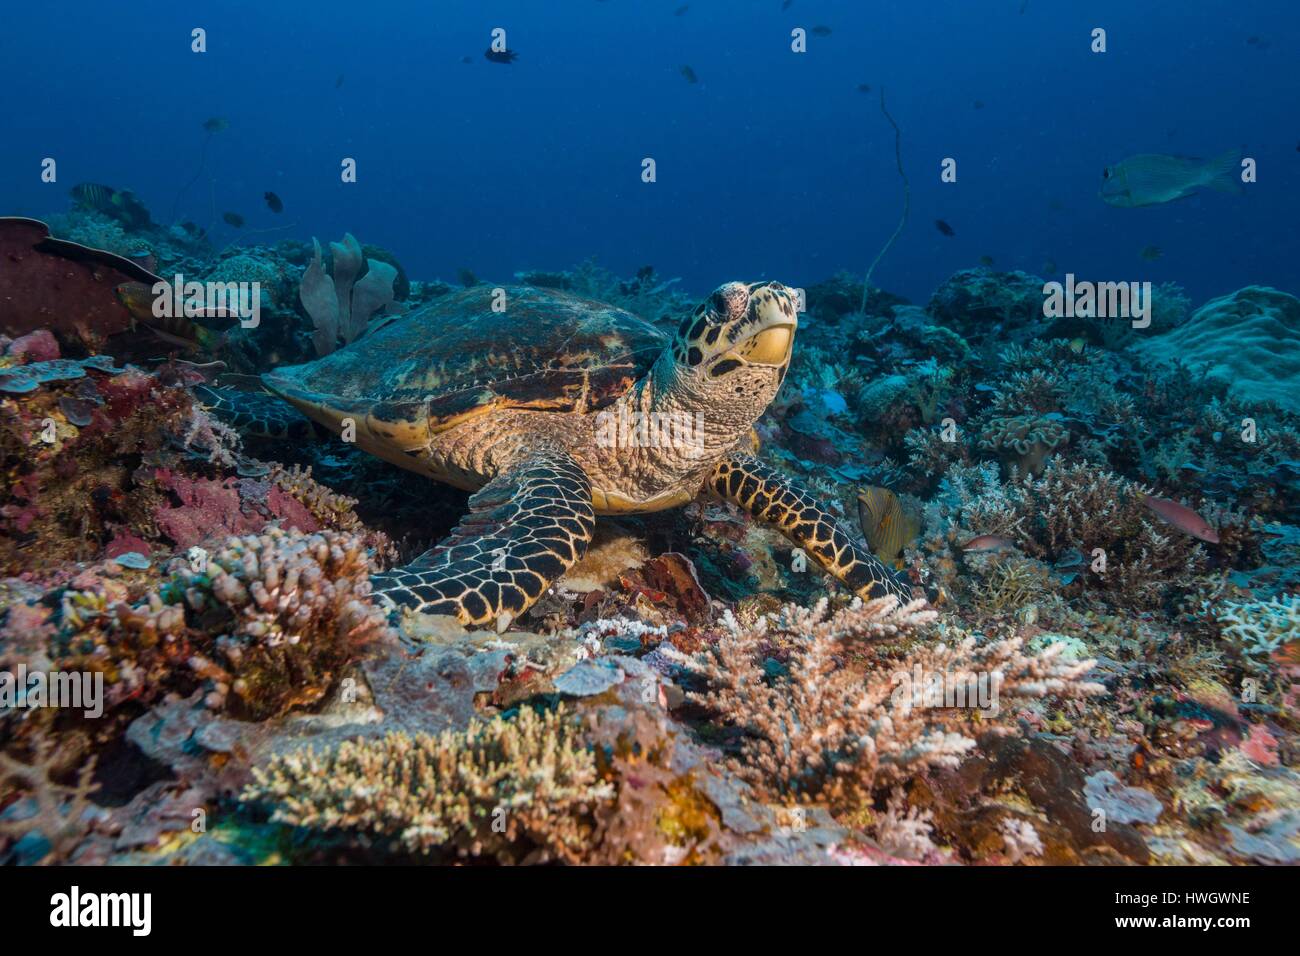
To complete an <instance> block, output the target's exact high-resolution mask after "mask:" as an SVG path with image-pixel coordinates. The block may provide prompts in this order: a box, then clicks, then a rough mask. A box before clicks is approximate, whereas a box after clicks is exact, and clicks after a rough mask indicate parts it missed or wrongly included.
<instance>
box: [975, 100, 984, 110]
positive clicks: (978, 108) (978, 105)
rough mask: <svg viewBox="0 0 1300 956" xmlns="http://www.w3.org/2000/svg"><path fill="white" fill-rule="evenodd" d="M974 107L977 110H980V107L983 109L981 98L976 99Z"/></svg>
mask: <svg viewBox="0 0 1300 956" xmlns="http://www.w3.org/2000/svg"><path fill="white" fill-rule="evenodd" d="M975 108H976V109H977V110H982V109H984V101H983V100H976V101H975Z"/></svg>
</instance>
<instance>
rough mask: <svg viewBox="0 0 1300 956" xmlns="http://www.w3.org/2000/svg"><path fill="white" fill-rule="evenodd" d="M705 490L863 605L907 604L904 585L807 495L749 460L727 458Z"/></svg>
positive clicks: (907, 591) (909, 594) (907, 588)
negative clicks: (878, 601) (770, 529)
mask: <svg viewBox="0 0 1300 956" xmlns="http://www.w3.org/2000/svg"><path fill="white" fill-rule="evenodd" d="M709 488H710V490H712V491H713V492H714V493H715V494H717V495H718V496H719V497H721V498H725V499H726V500H727V501H731V502H734V503H735V504H738V505H740V506H741V507H742V508H744V509H745V510H746V511H748V512H749V513H750V514H751V515H753V516H754V517H755V518H758V519H760V520H762V521H766V522H767V523H768V524H771V525H773V526H774V527H776V529H777V530H779V531H780V532H781V533H782V534H783V535H785V536H786V537H787V538H789V539H790V540H791V541H793V542H794V543H795V544H796V545H797V546H798V547H800V548H802V549H803V551H804V552H805V553H806V554H807V555H808V556H809V557H810V558H812V559H813V560H814V561H816V562H817V563H818V564H820V565H821V566H822V567H823V568H824V569H825V570H826V571H827V572H828V573H830V574H832V575H834V576H835V577H836V578H838V579H839V580H840V581H843V582H844V583H845V584H846V585H848V587H850V588H851V589H852V590H853V592H854V593H855V594H857V595H858V596H859V597H860V598H862V599H863V600H870V599H872V598H878V597H884V596H885V595H887V594H892V595H894V596H895V597H897V598H898V599H899V600H900V601H903V602H907V601H910V600H912V589H911V587H910V586H909V585H907V584H905V583H904V582H903V581H901V580H899V578H898V577H897V576H896V575H895V574H894V573H893V572H892V571H890V570H889V569H888V568H887V567H885V565H884V564H882V563H881V561H880V559H879V558H877V557H876V556H875V555H874V554H872V553H871V552H870V551H868V550H867V548H866V546H865V545H864V544H862V542H860V541H859V540H858V539H857V536H856V535H854V534H852V533H851V532H849V531H847V530H846V529H845V528H844V526H843V525H842V524H841V523H840V522H839V520H838V519H836V517H835V516H834V515H832V514H831V513H830V512H828V511H827V510H826V509H825V508H823V507H822V506H821V505H820V504H819V503H818V502H817V499H815V498H814V497H813V496H812V495H811V494H810V493H809V492H807V491H806V490H804V489H803V488H801V487H799V486H798V485H797V484H795V483H794V482H793V481H791V480H790V479H789V478H787V477H786V476H785V475H783V474H781V473H780V472H779V471H777V470H776V469H774V468H771V467H769V466H768V465H765V464H763V463H762V462H761V461H759V460H758V459H757V458H754V457H752V456H750V455H742V454H738V453H736V454H732V455H730V456H728V457H726V458H724V459H723V460H722V461H720V462H718V466H717V467H716V468H715V469H714V470H713V475H712V476H711V477H710V478H709Z"/></svg>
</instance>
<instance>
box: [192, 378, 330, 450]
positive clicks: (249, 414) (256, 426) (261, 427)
mask: <svg viewBox="0 0 1300 956" xmlns="http://www.w3.org/2000/svg"><path fill="white" fill-rule="evenodd" d="M194 397H195V398H196V399H197V400H198V402H199V404H200V405H202V406H203V407H204V408H206V409H207V410H208V411H210V412H211V413H212V414H213V415H215V416H216V418H217V420H218V421H222V422H225V423H226V424H227V425H229V426H230V427H231V428H233V429H235V431H237V432H239V433H240V434H241V435H246V436H252V437H254V438H276V439H281V440H283V441H308V440H310V439H311V438H312V436H313V435H314V434H315V430H314V428H313V427H312V423H311V421H310V420H309V419H308V418H307V417H306V416H304V415H303V414H302V413H301V412H298V411H296V410H295V409H294V408H292V407H291V406H290V405H289V404H288V403H286V402H285V401H284V400H283V399H281V398H279V397H278V396H276V395H272V394H270V393H269V392H241V391H238V390H237V389H233V388H215V387H213V386H211V385H196V386H194Z"/></svg>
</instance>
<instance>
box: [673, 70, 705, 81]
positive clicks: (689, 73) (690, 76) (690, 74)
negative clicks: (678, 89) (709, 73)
mask: <svg viewBox="0 0 1300 956" xmlns="http://www.w3.org/2000/svg"><path fill="white" fill-rule="evenodd" d="M678 72H679V73H681V75H682V76H684V77H685V78H686V82H687V83H698V82H700V78H699V77H698V76H696V75H695V71H694V70H692V69H691V68H690V67H689V66H683V67H682V68H681V69H680V70H679V71H678Z"/></svg>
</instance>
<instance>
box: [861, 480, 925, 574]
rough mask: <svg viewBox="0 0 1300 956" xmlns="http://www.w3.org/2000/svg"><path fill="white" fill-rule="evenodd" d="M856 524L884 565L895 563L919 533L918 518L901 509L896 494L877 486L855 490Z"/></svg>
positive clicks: (919, 524) (901, 505) (919, 523)
mask: <svg viewBox="0 0 1300 956" xmlns="http://www.w3.org/2000/svg"><path fill="white" fill-rule="evenodd" d="M858 523H859V524H860V525H862V533H863V534H864V535H865V536H866V538H867V545H868V546H869V547H870V548H871V550H872V551H873V552H875V555H876V557H878V558H880V560H881V561H884V562H885V563H886V564H888V563H891V562H894V561H897V559H898V556H899V555H900V554H901V553H902V551H903V549H904V548H905V547H907V546H908V545H909V544H911V543H912V541H913V540H915V538H916V536H917V534H919V533H920V530H921V522H920V519H919V518H918V517H917V516H916V515H913V514H909V513H908V512H907V511H906V510H905V509H904V508H903V503H902V502H901V501H899V500H898V495H896V494H894V493H893V492H892V491H890V490H889V489H888V488H879V487H876V486H870V487H867V488H862V489H859V491H858Z"/></svg>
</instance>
